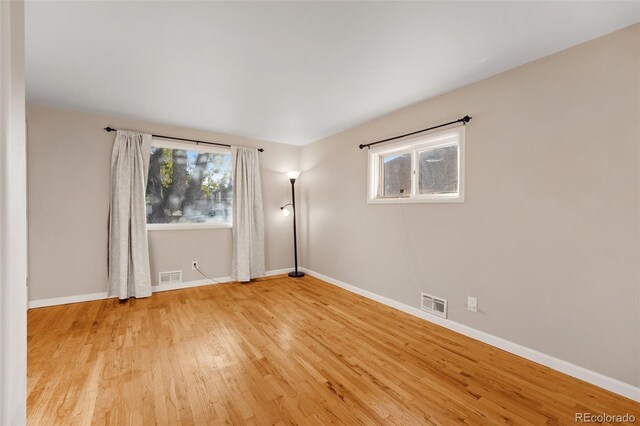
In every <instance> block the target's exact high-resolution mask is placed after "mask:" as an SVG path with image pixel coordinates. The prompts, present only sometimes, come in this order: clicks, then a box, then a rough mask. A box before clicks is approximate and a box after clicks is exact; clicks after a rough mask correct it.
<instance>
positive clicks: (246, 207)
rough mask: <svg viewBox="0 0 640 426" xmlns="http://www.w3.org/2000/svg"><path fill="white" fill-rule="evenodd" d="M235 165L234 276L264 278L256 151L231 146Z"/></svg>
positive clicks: (243, 280)
mask: <svg viewBox="0 0 640 426" xmlns="http://www.w3.org/2000/svg"><path fill="white" fill-rule="evenodd" d="M231 154H232V163H233V230H232V240H233V253H232V257H231V259H232V261H231V277H232V278H233V279H234V280H236V281H240V282H247V281H249V280H251V279H252V278H257V277H261V276H264V273H265V266H264V214H263V211H262V188H261V185H260V163H259V161H258V150H257V149H256V148H245V147H235V146H234V147H231Z"/></svg>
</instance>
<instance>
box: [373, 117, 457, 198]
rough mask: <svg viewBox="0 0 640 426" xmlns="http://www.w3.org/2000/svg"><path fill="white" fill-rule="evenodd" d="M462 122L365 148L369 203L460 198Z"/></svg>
mask: <svg viewBox="0 0 640 426" xmlns="http://www.w3.org/2000/svg"><path fill="white" fill-rule="evenodd" d="M463 177H464V126H463V127H458V128H456V129H451V130H445V131H442V132H438V133H431V134H429V135H427V136H421V137H417V138H412V139H409V140H404V141H402V142H396V143H394V144H391V145H385V146H382V147H378V148H371V149H370V150H369V191H368V192H369V194H368V200H369V203H370V204H376V203H378V204H383V203H430V202H462V201H463V200H464V179H463Z"/></svg>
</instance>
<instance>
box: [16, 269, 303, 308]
mask: <svg viewBox="0 0 640 426" xmlns="http://www.w3.org/2000/svg"><path fill="white" fill-rule="evenodd" d="M292 270H293V268H286V269H274V270H273V271H267V272H265V274H264V276H265V277H271V276H273V275H280V274H286V273H289V272H291V271H292ZM231 281H232V280H231V277H218V278H215V281H213V282H212V281H211V280H208V279H203V280H195V281H186V282H183V283H180V284H170V285H154V286H151V291H152V292H154V293H156V292H159V291H169V290H179V289H182V288H190V287H200V286H203V285H214V284H224V283H228V282H231ZM112 297H116V296H112ZM108 298H109V296H108V293H107V292H106V291H105V292H101V293H91V294H79V295H76V296H65V297H54V298H51V299H38V300H31V301H29V309H32V308H44V307H46V306H57V305H68V304H69V303H78V302H90V301H92V300H102V299H108Z"/></svg>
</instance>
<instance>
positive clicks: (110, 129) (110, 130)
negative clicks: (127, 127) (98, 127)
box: [104, 126, 116, 132]
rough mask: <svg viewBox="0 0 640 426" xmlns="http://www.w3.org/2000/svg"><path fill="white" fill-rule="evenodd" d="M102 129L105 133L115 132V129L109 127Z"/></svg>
mask: <svg viewBox="0 0 640 426" xmlns="http://www.w3.org/2000/svg"><path fill="white" fill-rule="evenodd" d="M104 129H105V130H106V131H107V132H115V131H116V129H114V128H113V127H109V126H107V127H105V128H104Z"/></svg>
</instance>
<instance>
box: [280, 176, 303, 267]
mask: <svg viewBox="0 0 640 426" xmlns="http://www.w3.org/2000/svg"><path fill="white" fill-rule="evenodd" d="M285 174H286V175H287V177H288V178H289V182H291V202H290V203H287V204H285V205H284V206H282V207H280V210H281V211H282V214H283V215H285V216H289V215H290V214H291V213H293V259H294V264H295V269H294V270H293V272H289V276H290V277H294V278H300V277H304V272H300V271H298V238H297V232H296V191H295V184H296V179H297V178H298V176H300V172H299V171H297V170H296V171H291V172H287V173H285ZM288 207H291V209H288Z"/></svg>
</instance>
